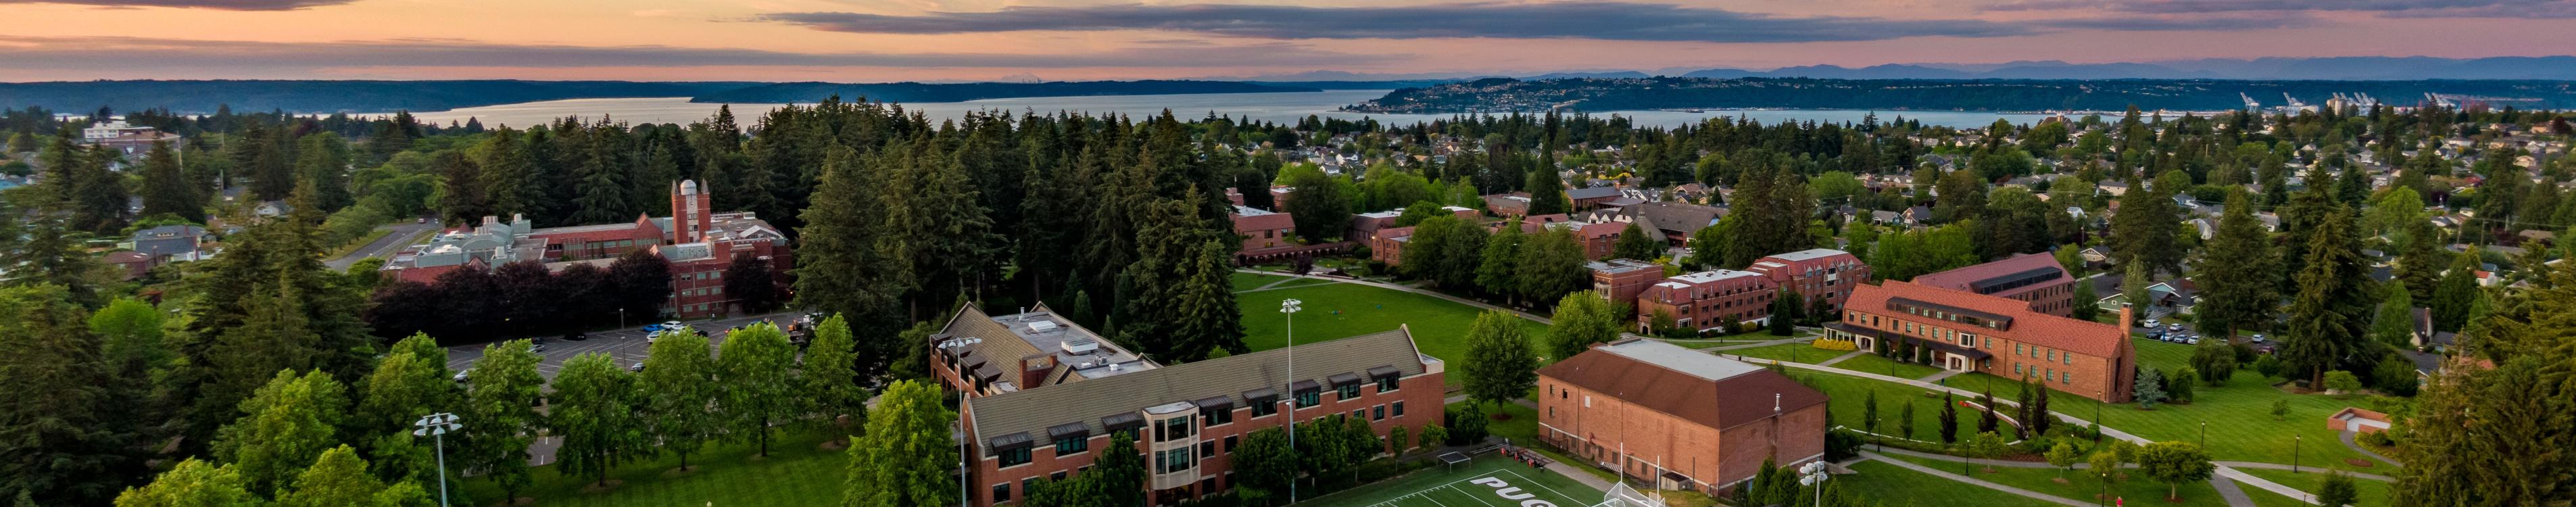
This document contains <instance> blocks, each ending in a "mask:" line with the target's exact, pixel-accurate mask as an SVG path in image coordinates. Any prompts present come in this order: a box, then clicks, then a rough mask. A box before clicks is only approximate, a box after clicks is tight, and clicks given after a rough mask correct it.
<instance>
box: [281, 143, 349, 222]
mask: <svg viewBox="0 0 2576 507" xmlns="http://www.w3.org/2000/svg"><path fill="white" fill-rule="evenodd" d="M298 143H299V144H300V145H301V146H300V147H299V148H297V149H296V153H297V155H298V157H297V158H296V160H295V172H296V174H297V177H298V178H299V181H298V184H309V185H312V186H313V189H314V194H313V196H312V201H311V204H312V205H314V206H319V207H321V211H322V212H323V213H326V214H327V213H330V212H333V211H338V210H339V209H340V208H344V207H348V206H349V205H350V204H353V203H355V202H356V201H357V200H356V198H354V197H351V196H350V195H349V143H348V142H347V141H342V140H341V139H340V135H339V134H335V133H331V132H322V133H317V134H313V135H309V136H304V139H303V140H301V141H299V142H298Z"/></svg>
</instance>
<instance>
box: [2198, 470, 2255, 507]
mask: <svg viewBox="0 0 2576 507" xmlns="http://www.w3.org/2000/svg"><path fill="white" fill-rule="evenodd" d="M2209 487H2211V488H2214V489H2217V490H2218V497H2219V498H2223V499H2226V500H2227V507H2254V506H2255V503H2254V497H2252V496H2247V495H2246V494H2245V488H2239V487H2236V481H2234V480H2230V479H2228V478H2227V476H2224V475H2218V474H2210V475H2209Z"/></svg>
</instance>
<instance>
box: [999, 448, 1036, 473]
mask: <svg viewBox="0 0 2576 507" xmlns="http://www.w3.org/2000/svg"><path fill="white" fill-rule="evenodd" d="M995 459H999V460H1001V461H1002V468H1010V467H1015V466H1020V465H1026V464H1029V448H1027V447H1021V448H1018V449H1009V450H1004V451H1002V453H1001V456H997V457H995Z"/></svg>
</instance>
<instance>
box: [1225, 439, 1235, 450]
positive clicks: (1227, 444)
mask: <svg viewBox="0 0 2576 507" xmlns="http://www.w3.org/2000/svg"><path fill="white" fill-rule="evenodd" d="M1225 453H1226V454H1234V435H1226V436H1225Z"/></svg>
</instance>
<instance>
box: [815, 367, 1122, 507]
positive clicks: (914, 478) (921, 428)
mask: <svg viewBox="0 0 2576 507" xmlns="http://www.w3.org/2000/svg"><path fill="white" fill-rule="evenodd" d="M940 398H941V395H940V393H939V387H938V386H936V385H932V384H928V383H923V382H918V381H911V380H902V381H896V382H895V383H893V384H890V385H888V386H886V389H885V393H884V395H883V396H880V397H879V398H878V399H877V406H876V408H875V409H873V410H870V411H869V413H868V428H867V431H866V432H863V433H861V434H860V437H859V438H858V439H857V441H856V442H854V443H852V444H851V445H850V451H849V453H850V460H849V463H850V469H849V474H848V480H847V481H846V482H844V486H843V489H842V492H841V505H842V507H910V506H918V505H937V504H940V503H942V502H946V501H948V500H949V499H951V498H954V497H953V496H951V495H952V494H953V493H955V491H953V490H950V489H949V488H948V485H950V484H954V481H955V475H956V474H954V473H952V471H953V469H954V467H955V466H956V463H957V455H956V454H955V453H956V452H957V444H956V442H953V441H951V440H949V437H948V435H949V429H950V425H951V424H952V423H951V421H952V420H954V419H955V418H956V417H957V415H956V414H955V413H954V412H950V411H949V410H948V409H947V408H946V407H942V406H941V405H940V401H939V400H940ZM1134 446H1135V443H1134V441H1133V440H1131V439H1129V438H1128V437H1126V436H1124V435H1119V436H1116V437H1114V438H1112V444H1111V445H1110V446H1109V447H1108V448H1106V449H1102V450H1101V452H1102V454H1101V456H1100V457H1099V458H1098V459H1097V460H1096V461H1094V462H1093V465H1092V470H1091V471H1090V472H1086V473H1085V475H1090V474H1103V473H1104V472H1108V473H1106V474H1104V475H1113V476H1114V475H1117V474H1118V473H1119V472H1114V471H1112V470H1114V469H1113V468H1112V467H1113V465H1116V463H1113V462H1117V461H1123V460H1132V459H1136V458H1135V456H1134V454H1135V453H1133V452H1127V450H1128V449H1134V448H1135V447H1134ZM1121 468H1123V466H1122V467H1121ZM1135 468H1137V469H1138V470H1136V471H1135V472H1134V473H1135V475H1134V476H1133V477H1132V478H1133V479H1135V480H1134V481H1132V482H1118V481H1110V482H1107V483H1108V484H1122V483H1126V484H1144V482H1145V480H1144V475H1143V473H1142V472H1143V470H1142V468H1143V467H1141V466H1137V467H1135ZM1104 480H1105V479H1104ZM1107 489H1108V491H1110V492H1111V493H1113V494H1118V495H1120V496H1127V495H1131V494H1132V495H1141V493H1131V492H1136V491H1142V490H1143V488H1141V487H1139V488H1107ZM1121 490H1126V491H1121ZM1109 505H1132V504H1116V503H1113V504H1109Z"/></svg>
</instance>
